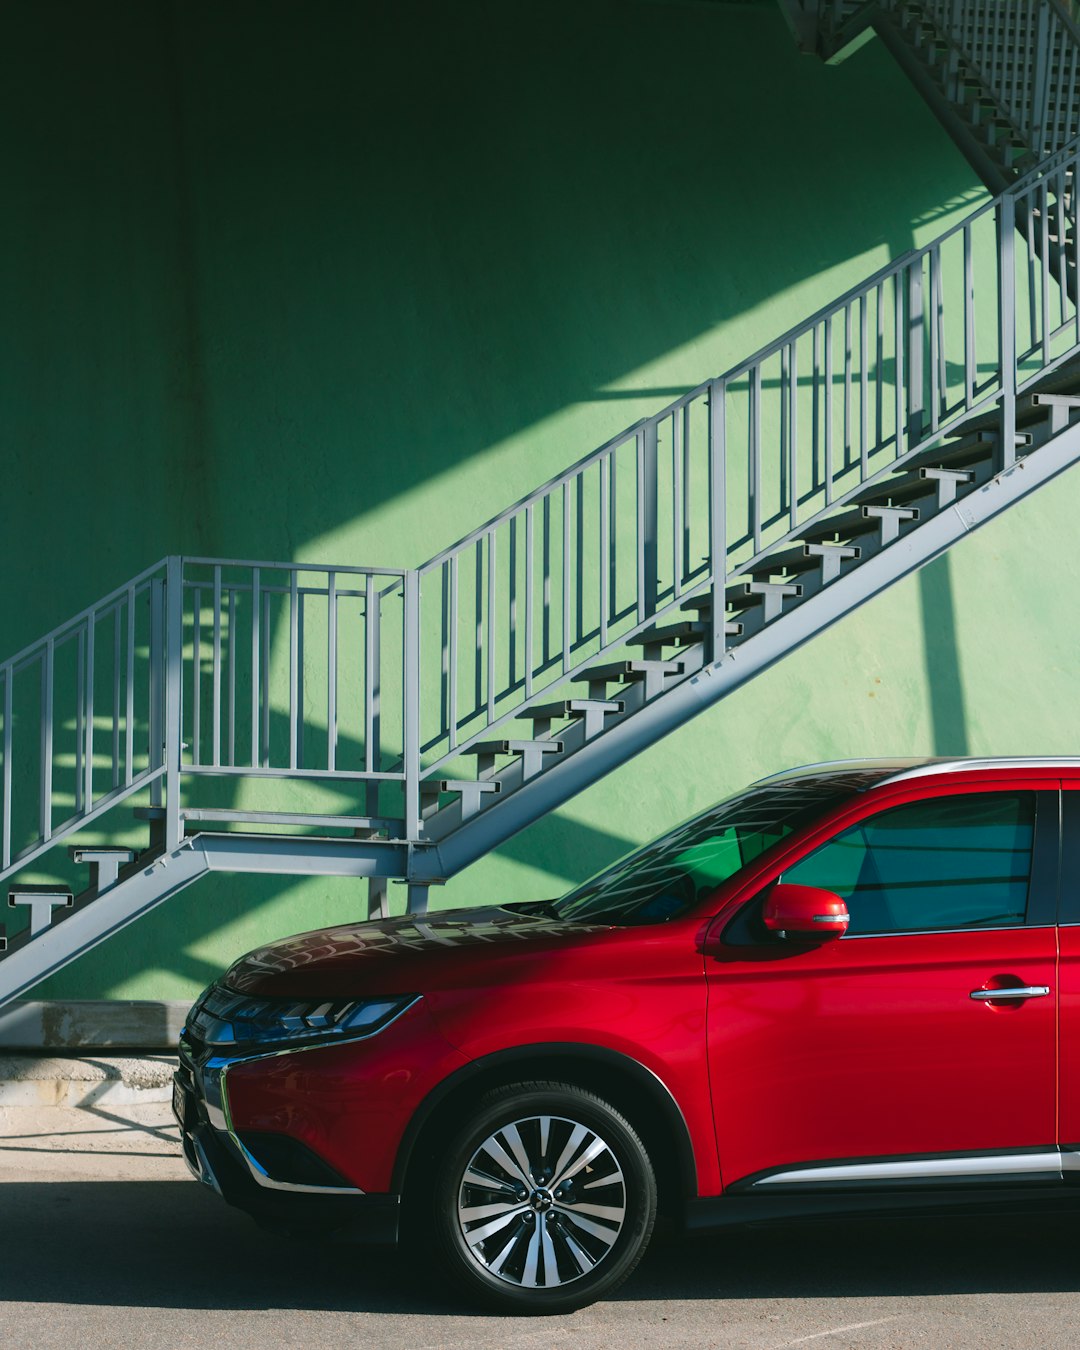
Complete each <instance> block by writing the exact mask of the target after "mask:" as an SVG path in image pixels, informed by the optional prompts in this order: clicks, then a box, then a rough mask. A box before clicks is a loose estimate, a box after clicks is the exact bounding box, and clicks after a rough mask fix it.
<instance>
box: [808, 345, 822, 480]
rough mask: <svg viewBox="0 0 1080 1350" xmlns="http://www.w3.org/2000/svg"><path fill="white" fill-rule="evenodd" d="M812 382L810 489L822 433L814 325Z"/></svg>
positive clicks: (814, 475) (815, 470)
mask: <svg viewBox="0 0 1080 1350" xmlns="http://www.w3.org/2000/svg"><path fill="white" fill-rule="evenodd" d="M813 360H814V380H813V385H812V387H811V395H812V400H813V402H812V418H811V433H810V471H811V472H810V485H811V488H812V489H815V490H816V488H817V486H818V467H819V464H820V459H821V448H822V439H823V437H822V431H821V380H822V369H821V325H820V324H818V323H816V324H814V349H813Z"/></svg>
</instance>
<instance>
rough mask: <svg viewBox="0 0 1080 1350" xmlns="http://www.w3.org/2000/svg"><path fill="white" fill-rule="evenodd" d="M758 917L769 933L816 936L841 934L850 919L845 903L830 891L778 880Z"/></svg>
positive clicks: (824, 936) (829, 936)
mask: <svg viewBox="0 0 1080 1350" xmlns="http://www.w3.org/2000/svg"><path fill="white" fill-rule="evenodd" d="M761 917H762V919H763V920H764V923H765V927H766V928H767V929H768V930H769V931H770V932H771V933H781V934H784V933H800V934H804V935H805V936H807V937H809V936H811V935H813V936H814V937H816V938H832V937H841V936H842V935H843V934H844V933H846V932H847V928H848V924H849V923H850V922H851V915H850V914H849V913H848V907H847V905H845V904H844V902H843V900H841V899H840V897H839V896H838V895H834V894H833V893H832V891H824V890H822V889H821V887H820V886H796V885H793V884H791V883H789V882H778V883H777V885H775V886H774V887H773V888H772V892H771V893H770V895H769V898H768V899H767V900H766V901H765V909H764V911H763V912H762V916H761Z"/></svg>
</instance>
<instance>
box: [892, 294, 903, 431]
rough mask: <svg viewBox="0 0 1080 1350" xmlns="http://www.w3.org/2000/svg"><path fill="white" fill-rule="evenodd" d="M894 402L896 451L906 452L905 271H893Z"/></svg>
mask: <svg viewBox="0 0 1080 1350" xmlns="http://www.w3.org/2000/svg"><path fill="white" fill-rule="evenodd" d="M893 385H894V388H893V402H894V404H895V411H894V417H895V419H896V453H897V456H898V457H899V456H900V455H902V454H903V453H904V450H905V448H906V447H905V445H904V403H905V398H904V271H903V268H901V269H900V270H899V271H897V272H894V273H893Z"/></svg>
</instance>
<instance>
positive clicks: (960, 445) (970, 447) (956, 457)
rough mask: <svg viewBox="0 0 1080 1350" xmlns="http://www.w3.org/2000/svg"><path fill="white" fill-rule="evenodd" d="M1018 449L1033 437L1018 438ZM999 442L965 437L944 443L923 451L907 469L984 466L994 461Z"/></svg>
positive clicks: (984, 438)
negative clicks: (988, 461) (987, 462)
mask: <svg viewBox="0 0 1080 1350" xmlns="http://www.w3.org/2000/svg"><path fill="white" fill-rule="evenodd" d="M1016 444H1017V448H1020V447H1021V446H1028V445H1030V444H1031V436H1030V435H1029V434H1028V433H1026V432H1024V433H1022V434H1019V435H1017V437H1016ZM996 448H997V441H996V439H994V438H993V437H990V436H987V435H978V436H965V437H964V439H963V440H961V441H957V442H955V443H953V444H950V443H948V442H944V443H943V444H941V445H935V446H933V447H932V448H931V449H930V450H922V451H920V452H919V454H917V455H916V456H915V457H914V459H909V460H908V461H907V463H906V464H905V466H904V467H905V468H906V469H923V468H926V469H959V468H964V467H967V466H968V465H971V464H982V463H985V462H986V461H987V460H990V459H993V457H994V451H995V449H996Z"/></svg>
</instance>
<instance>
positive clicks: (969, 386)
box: [964, 225, 976, 408]
mask: <svg viewBox="0 0 1080 1350" xmlns="http://www.w3.org/2000/svg"><path fill="white" fill-rule="evenodd" d="M975 371H976V365H975V270H974V262H973V260H972V256H971V226H970V225H965V226H964V407H965V408H970V407H971V405H972V403H973V402H974V401H975Z"/></svg>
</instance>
